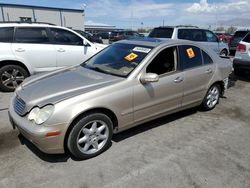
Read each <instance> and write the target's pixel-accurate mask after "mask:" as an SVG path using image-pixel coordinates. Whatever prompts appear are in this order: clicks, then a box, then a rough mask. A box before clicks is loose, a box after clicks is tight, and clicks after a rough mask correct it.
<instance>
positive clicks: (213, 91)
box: [202, 84, 221, 110]
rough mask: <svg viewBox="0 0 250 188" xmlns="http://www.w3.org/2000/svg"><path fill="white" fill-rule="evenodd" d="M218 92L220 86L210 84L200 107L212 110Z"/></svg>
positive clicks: (216, 102) (217, 99)
mask: <svg viewBox="0 0 250 188" xmlns="http://www.w3.org/2000/svg"><path fill="white" fill-rule="evenodd" d="M220 92H221V88H220V86H219V85H217V84H215V85H212V86H211V87H210V88H209V90H208V92H207V94H206V96H205V98H204V99H203V102H202V107H203V109H204V110H212V109H213V108H214V107H215V106H216V105H217V104H218V103H219V99H220Z"/></svg>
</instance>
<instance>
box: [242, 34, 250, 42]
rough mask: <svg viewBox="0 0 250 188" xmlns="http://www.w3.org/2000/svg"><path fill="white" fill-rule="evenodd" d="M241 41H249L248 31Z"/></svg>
mask: <svg viewBox="0 0 250 188" xmlns="http://www.w3.org/2000/svg"><path fill="white" fill-rule="evenodd" d="M242 41H244V42H249V43H250V33H248V34H247V35H246V36H245V38H244V39H243V40H242Z"/></svg>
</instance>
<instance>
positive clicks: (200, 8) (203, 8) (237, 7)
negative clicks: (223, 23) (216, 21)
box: [186, 0, 249, 14]
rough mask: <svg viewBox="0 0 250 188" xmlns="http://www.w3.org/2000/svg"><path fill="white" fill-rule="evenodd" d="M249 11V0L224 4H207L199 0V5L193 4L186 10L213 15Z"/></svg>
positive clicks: (205, 1)
mask: <svg viewBox="0 0 250 188" xmlns="http://www.w3.org/2000/svg"><path fill="white" fill-rule="evenodd" d="M248 10H249V0H243V1H237V2H234V1H230V2H224V3H214V4H209V3H208V1H207V0H200V3H194V4H192V5H191V6H190V7H188V8H187V9H186V11H187V12H191V13H215V12H217V11H218V12H219V13H220V14H223V13H225V12H228V11H230V12H231V13H235V11H248Z"/></svg>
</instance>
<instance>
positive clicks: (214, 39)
mask: <svg viewBox="0 0 250 188" xmlns="http://www.w3.org/2000/svg"><path fill="white" fill-rule="evenodd" d="M205 34H206V38H207V42H218V39H217V37H216V36H215V34H213V33H212V32H211V31H205Z"/></svg>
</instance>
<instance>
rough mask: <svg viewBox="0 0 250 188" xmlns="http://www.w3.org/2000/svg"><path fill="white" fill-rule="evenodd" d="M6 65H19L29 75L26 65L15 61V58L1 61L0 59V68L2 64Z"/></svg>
mask: <svg viewBox="0 0 250 188" xmlns="http://www.w3.org/2000/svg"><path fill="white" fill-rule="evenodd" d="M6 65H19V66H20V67H22V68H24V69H25V70H26V71H27V73H28V75H29V76H30V75H31V73H30V71H29V69H28V68H27V66H26V65H25V64H24V63H22V62H20V61H16V60H3V61H0V68H2V67H3V66H6Z"/></svg>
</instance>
